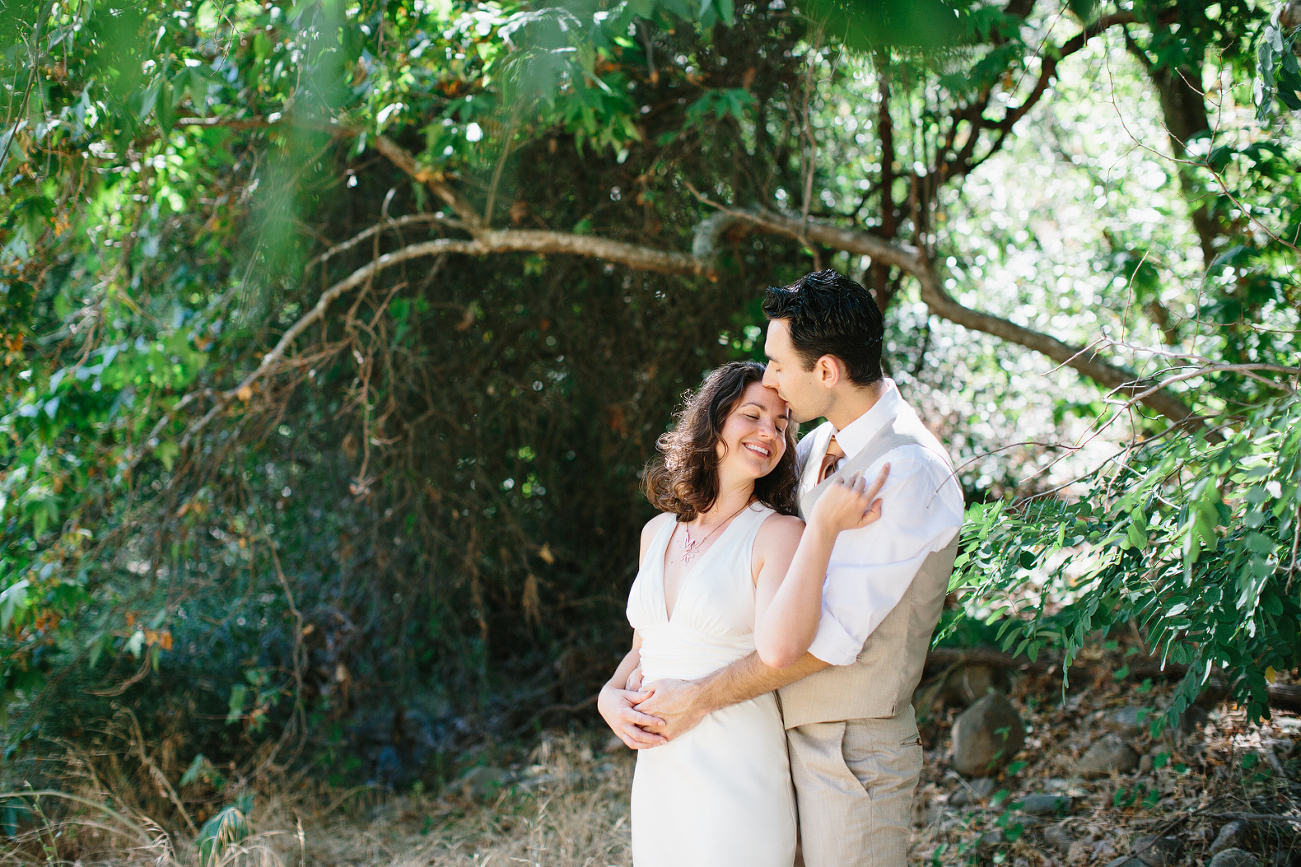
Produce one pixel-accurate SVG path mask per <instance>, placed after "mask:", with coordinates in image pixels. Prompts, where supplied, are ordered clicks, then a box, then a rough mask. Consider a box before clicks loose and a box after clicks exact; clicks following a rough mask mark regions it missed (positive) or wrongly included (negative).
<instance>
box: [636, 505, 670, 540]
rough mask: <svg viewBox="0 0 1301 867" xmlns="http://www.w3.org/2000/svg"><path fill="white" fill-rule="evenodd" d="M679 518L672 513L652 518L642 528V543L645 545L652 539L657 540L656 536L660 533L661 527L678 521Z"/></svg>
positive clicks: (660, 514) (662, 513)
mask: <svg viewBox="0 0 1301 867" xmlns="http://www.w3.org/2000/svg"><path fill="white" fill-rule="evenodd" d="M677 517H678V516H677V515H675V514H673V513H672V512H660V513H659V514H658V515H656V516H655V517H653V518H651V519H650V520H649V521H647V522H646V523H645V525H644V526H643V527H642V528H641V540H642V542H644V543H648V542H650V540H651V539H653V538H655V534H656V533H658V532H659V531H660V528H661V527H663V526H664V525H665V524H668V523H671V522H673V521H675V520H677Z"/></svg>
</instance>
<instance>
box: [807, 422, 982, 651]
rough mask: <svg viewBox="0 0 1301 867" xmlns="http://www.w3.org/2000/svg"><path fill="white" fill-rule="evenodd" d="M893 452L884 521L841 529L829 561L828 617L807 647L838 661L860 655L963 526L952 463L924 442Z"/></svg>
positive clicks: (825, 602)
mask: <svg viewBox="0 0 1301 867" xmlns="http://www.w3.org/2000/svg"><path fill="white" fill-rule="evenodd" d="M887 457H888V458H889V460H890V464H891V468H890V476H889V479H888V480H887V481H886V484H885V487H884V488H882V490H881V494H880V496H881V500H882V502H883V503H884V506H883V508H882V511H881V519H880V520H879V521H877V522H876V523H874V524H870V525H868V526H866V527H864V528H862V529H859V530H847V531H845V532H843V533H841V534H840V535H839V536H838V537H837V538H836V544H835V548H834V549H833V550H832V554H831V559H830V561H829V563H828V565H827V576H826V582H825V583H824V584H823V588H822V617H821V619H820V620H819V621H818V629H817V634H816V635H815V636H814V638H813V643H812V644H811V645H809V652H811V653H814V654H816V655H817V657H818V658H819V659H824V660H826V661H827V662H829V663H831V664H832V665H848V664H850V663H852V662H853V661H854V660H855V659H856V658H857V657H858V654H859V653H860V652H861V651H862V649H863V643H864V642H865V641H867V638H868V636H869V635H871V634H872V631H873V630H875V629H876V627H877V626H878V625H879V624H880V623H881V621H882V620H884V619H885V617H886V615H888V614H889V613H890V611H891V610H893V608H894V607H895V605H897V604H898V602H899V600H900V599H901V598H902V597H903V595H904V593H905V592H906V591H907V589H908V587H909V585H910V584H911V583H912V580H913V578H914V577H915V576H916V575H917V570H918V569H919V568H921V565H922V562H923V561H924V560H925V559H926V557H927V556H928V555H929V554H930V553H931V552H932V551H937V550H939V549H940V548H942V547H943V546H944V545H945V544H947V543H948V542H949V541H950V540H951V539H952V538H953V537H954V536H955V535H956V534H957V532H958V528H959V527H961V526H962V491H961V488H959V487H958V486H957V483H956V481H954V480H953V479H952V474H951V471H950V470H949V469H948V467H947V466H946V465H943V464H941V463H940V462H938V461H936V460H932V459H930V458H928V457H927V454H926V450H925V449H924V448H922V447H921V446H911V445H910V446H903V447H901V448H898V449H894V450H892V451H890V452H889V454H888V455H887ZM884 460H885V459H884V458H883V459H882V463H884ZM872 471H873V470H872V468H870V467H869V468H868V470H867V473H866V474H867V475H870V474H871V473H872Z"/></svg>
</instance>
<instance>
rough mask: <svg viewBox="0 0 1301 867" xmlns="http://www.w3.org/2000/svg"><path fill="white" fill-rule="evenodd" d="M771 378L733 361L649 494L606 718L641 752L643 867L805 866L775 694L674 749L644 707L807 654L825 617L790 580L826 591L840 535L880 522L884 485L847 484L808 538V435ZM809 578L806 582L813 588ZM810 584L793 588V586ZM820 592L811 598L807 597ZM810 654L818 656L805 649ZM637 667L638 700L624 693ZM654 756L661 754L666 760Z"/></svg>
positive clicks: (681, 431)
mask: <svg viewBox="0 0 1301 867" xmlns="http://www.w3.org/2000/svg"><path fill="white" fill-rule="evenodd" d="M763 370H764V368H763V366H762V365H760V364H757V363H755V362H732V363H730V364H726V365H724V366H722V367H720V368H718V369H717V370H715V371H714V372H713V373H711V374H710V375H709V376H708V378H706V379H705V382H704V383H703V384H702V385H701V387H700V389H699V391H697V392H696V393H695V394H694V395H690V396H689V397H688V398H687V400H686V403H685V405H684V406H683V408H682V409H681V410H680V411H679V413H678V415H677V423H676V425H675V426H674V428H673V430H671V431H670V432H669V433H666V434H665V435H664V436H662V437H661V438H660V441H659V448H660V451H661V453H662V454H661V457H660V458H659V459H658V460H657V461H656V462H654V463H653V464H652V465H651V466H650V467H649V468H648V470H647V474H646V482H645V489H646V494H647V497H648V498H649V499H650V501H651V503H652V504H653V505H655V506H656V507H658V508H659V509H661V510H662V514H660V515H658V516H656V517H655V518H653V519H651V520H650V521H649V522H648V523H647V524H646V526H645V528H643V530H642V534H641V555H640V564H641V565H640V570H639V571H638V573H637V578H636V580H635V581H634V582H633V585H632V590H631V592H630V593H629V597H628V620H629V622H630V623H631V624H632V626H633V643H632V649H631V650H630V651H629V652H628V654H627V656H625V657H624V659H623V662H622V663H621V664H620V665H619V667H618V669H616V670H615V673H614V676H613V677H612V678H611V679H610V682H609V683H608V684H606V686H605V688H604V689H602V691H601V696H600V701H599V707H600V710H601V714H602V716H604V717H605V719H606V721H607V722H608V723H609V724H610V727H611V728H612V729H614V731H615V733H616V734H618V735H619V737H620V739H621V740H623V741H624V743H625V744H627V745H628V746H630V747H632V748H634V749H638V750H639V752H638V754H637V768H636V771H635V773H634V775H633V784H632V850H633V863H634V864H635V865H636V867H686V865H700V867H718V865H728V864H736V865H740V864H744V865H746V867H765V865H771V867H791V864H792V862H793V860H794V854H795V798H794V793H793V791H792V787H791V779H790V772H789V767H788V763H787V757H786V737H785V733H784V731H783V727H782V721H781V715H780V711H779V709H778V706H777V700H776V698H775V696H774V695H773V694H772V693H768V694H766V695H761V696H759V697H757V698H754V699H751V700H749V701H745V702H741V703H739V704H734V705H731V706H730V707H726V708H723V709H721V710H718V711H715V712H713V713H711V714H709V715H708V716H706V717H705V718H704V720H702V721H701V722H700V724H699V725H697V726H696V727H695V728H693V729H691V730H690V731H688V732H686V733H685V734H683V735H682V736H680V737H678V738H676V739H674V740H673V741H671V742H665V740H664V738H662V737H660V736H658V735H655V734H652V733H650V732H648V731H645V730H644V729H642V728H640V727H639V726H638V725H636V724H635V723H638V722H640V723H641V724H643V725H649V724H655V723H659V722H660V721H659V720H658V719H656V718H654V717H651V716H648V715H645V714H641V713H640V712H638V711H637V710H636V709H635V707H633V705H635V704H636V703H637V702H640V701H643V700H644V699H646V698H647V697H649V696H650V695H651V694H653V693H654V691H655V681H656V680H657V679H660V678H678V679H683V680H691V679H695V678H699V677H702V676H704V675H707V674H710V673H711V672H713V671H716V670H718V669H720V668H723V667H725V666H727V665H728V664H730V663H732V662H734V661H736V660H738V659H741V658H742V657H744V656H747V655H749V654H750V653H751V652H753V651H754V650H755V645H756V633H758V634H759V636H760V643H761V644H763V643H764V642H768V643H769V645H771V643H773V642H776V643H780V644H782V645H783V646H786V647H790V646H792V645H793V646H794V647H795V649H796V650H797V651H798V652H797V653H796V654H795V655H799V653H803V651H804V650H805V649H806V648H807V646H808V642H809V640H810V639H811V638H812V636H813V632H814V629H815V628H816V625H817V614H818V610H819V609H820V603H815V604H814V605H813V607H812V608H810V606H809V605H808V604H807V601H806V602H805V604H804V605H803V606H802V607H801V606H800V605H799V604H798V603H794V602H791V601H789V600H790V599H792V598H793V597H792V596H791V594H789V593H788V594H780V593H779V592H778V590H779V588H780V587H781V585H782V582H783V579H785V578H786V577H787V574H788V573H790V576H791V580H798V581H801V583H802V584H804V585H805V586H809V585H811V586H813V587H817V588H820V587H821V584H822V578H821V576H822V575H825V572H826V567H827V560H828V558H829V557H830V554H831V546H832V543H833V542H834V541H835V537H836V534H837V533H839V532H840V531H842V530H847V529H853V528H857V527H862V526H866V525H867V524H868V523H871V522H872V521H874V520H876V519H877V518H878V517H879V516H880V501H879V500H875V496H876V493H877V491H879V490H880V486H881V482H882V481H884V476H883V477H882V478H881V479H878V480H877V482H876V483H875V484H874V485H873V486H872V487H871V488H870V489H867V490H865V489H864V488H865V486H864V484H863V482H862V480H861V479H860V480H856V481H854V482H853V483H850V484H837V485H835V486H833V488H832V489H831V490H830V491H828V492H827V494H826V495H824V496H823V497H821V498H820V499H819V500H818V504H817V507H816V508H815V509H814V511H813V513H812V514H811V515H810V516H809V528H808V530H807V531H805V527H804V523H803V522H802V521H800V520H799V519H798V518H796V517H794V516H793V514H792V513H793V512H794V511H795V486H796V482H797V468H796V465H795V431H794V426H793V425H792V424H791V423H790V418H789V412H788V409H787V407H786V404H785V402H783V401H782V399H781V398H780V397H778V396H777V392H776V391H775V390H773V389H770V388H765V387H764V386H763V384H762V379H763ZM801 576H803V577H801ZM793 586H795V585H792V587H793ZM806 595H807V594H806ZM801 642H802V644H803V646H802V647H800V646H799V644H800V643H801ZM638 667H640V669H641V674H642V676H643V678H644V679H643V681H642V685H641V687H640V691H638V692H628V691H625V685H626V684H627V683H628V681H629V678H630V676H632V674H633V672H634V670H636V669H637V668H638ZM652 747H653V748H652Z"/></svg>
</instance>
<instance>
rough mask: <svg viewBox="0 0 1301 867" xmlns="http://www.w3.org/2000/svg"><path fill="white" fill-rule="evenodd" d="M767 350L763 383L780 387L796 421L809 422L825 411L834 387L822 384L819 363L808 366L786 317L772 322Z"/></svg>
mask: <svg viewBox="0 0 1301 867" xmlns="http://www.w3.org/2000/svg"><path fill="white" fill-rule="evenodd" d="M763 352H764V355H767V356H768V369H767V370H765V371H764V374H763V384H764V385H766V386H768V387H769V388H775V389H777V394H778V395H780V396H781V399H782V400H784V401H786V402H787V403H788V404H790V407H791V416H792V417H793V418H794V419H795V421H797V422H805V421H810V420H812V419H815V418H819V417H821V416H823V415H825V414H826V409H827V404H828V402H829V401H830V398H831V390H830V389H828V388H827V387H826V386H825V385H823V384H822V378H821V377H820V376H819V375H818V369H817V367H816V366H815V367H814V369H813V370H805V369H804V362H803V360H802V359H801V358H800V356H799V355H798V354H797V353H796V352H795V345H794V344H792V343H791V331H790V323H788V322H787V321H786V320H785V319H772V320H770V321H769V322H768V338H767V340H765V341H764V344H763Z"/></svg>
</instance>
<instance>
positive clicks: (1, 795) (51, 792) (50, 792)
mask: <svg viewBox="0 0 1301 867" xmlns="http://www.w3.org/2000/svg"><path fill="white" fill-rule="evenodd" d="M9 798H17V799H19V800H22V799H23V798H63V799H64V800H65V801H73V802H75V803H78V804H81V805H83V806H86V807H93V808H95V809H96V810H99V811H101V812H103V813H105V814H106V815H109V816H112V817H113V818H114V819H117V820H118V821H119V822H121V823H122V824H123V825H126V826H127V827H128V828H130V829H131V830H132V831H134V832H136V834H138V835H139V837H140V842H141V843H143V844H144V845H146V846H148V845H150V844H152V843H153V842H154V841H153V839H152V838H151V837H150V836H149V832H148V831H146V830H145V829H144V828H143V827H142V826H141V825H138V824H136V823H135V822H133V821H132V820H131V819H128V818H127V817H126V816H124V815H122V814H121V813H119V812H118V811H117V810H114V809H113V808H112V807H105V806H104V805H103V804H101V803H99V802H98V801H92V800H91V799H90V798H83V797H81V796H80V795H71V794H68V793H67V792H60V791H59V790H58V789H35V790H33V791H28V792H0V801H5V800H8V799H9Z"/></svg>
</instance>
